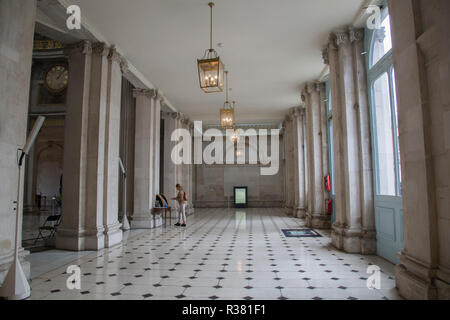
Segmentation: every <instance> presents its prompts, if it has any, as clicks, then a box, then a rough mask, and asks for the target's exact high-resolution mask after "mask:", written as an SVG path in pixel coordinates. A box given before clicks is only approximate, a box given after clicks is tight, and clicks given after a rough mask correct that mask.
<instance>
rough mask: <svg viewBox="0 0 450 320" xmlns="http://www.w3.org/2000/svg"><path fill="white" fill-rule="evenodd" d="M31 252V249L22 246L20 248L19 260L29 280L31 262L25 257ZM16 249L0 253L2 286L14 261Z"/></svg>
mask: <svg viewBox="0 0 450 320" xmlns="http://www.w3.org/2000/svg"><path fill="white" fill-rule="evenodd" d="M29 254H30V252H29V251H27V250H24V249H23V248H21V249H20V250H19V260H20V265H21V266H22V270H23V272H24V273H25V276H26V278H27V279H28V280H30V267H31V265H30V262H28V261H26V260H25V257H26V256H28V255H29ZM13 256H14V251H11V252H9V253H7V254H5V255H0V286H1V285H2V283H3V280H4V279H5V277H6V275H7V274H8V271H9V268H10V267H11V264H12V262H13Z"/></svg>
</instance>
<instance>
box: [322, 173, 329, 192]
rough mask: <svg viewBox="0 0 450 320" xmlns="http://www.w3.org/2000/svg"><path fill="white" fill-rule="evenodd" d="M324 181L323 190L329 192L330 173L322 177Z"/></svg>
mask: <svg viewBox="0 0 450 320" xmlns="http://www.w3.org/2000/svg"><path fill="white" fill-rule="evenodd" d="M323 180H324V183H325V190H327V191H328V192H331V177H330V175H327V176H325V178H323Z"/></svg>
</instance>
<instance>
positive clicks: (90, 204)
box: [56, 41, 124, 251]
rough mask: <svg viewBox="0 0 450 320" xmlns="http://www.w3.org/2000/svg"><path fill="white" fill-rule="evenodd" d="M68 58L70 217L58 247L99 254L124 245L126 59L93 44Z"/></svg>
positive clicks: (66, 201) (66, 197)
mask: <svg viewBox="0 0 450 320" xmlns="http://www.w3.org/2000/svg"><path fill="white" fill-rule="evenodd" d="M67 54H68V56H69V59H68V60H69V68H70V70H71V74H70V77H69V83H68V89H67V114H66V120H65V138H64V139H65V148H64V170H63V204H62V211H63V212H64V217H63V219H62V223H61V225H60V227H59V228H58V231H57V236H56V247H57V248H59V249H67V250H76V251H78V250H99V249H102V248H104V247H110V246H113V245H115V244H118V243H120V242H121V241H122V231H121V230H120V224H119V222H118V217H117V216H118V164H117V161H118V155H119V151H118V150H119V130H120V93H121V77H122V73H121V66H120V65H121V64H122V65H123V64H124V60H123V59H122V58H121V57H120V56H118V55H117V53H116V52H115V50H114V49H113V48H109V47H107V46H106V45H105V44H103V43H94V44H91V43H90V42H89V41H82V42H79V43H77V44H75V45H73V46H71V47H69V48H68V49H67Z"/></svg>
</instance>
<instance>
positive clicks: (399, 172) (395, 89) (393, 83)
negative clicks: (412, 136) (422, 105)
mask: <svg viewBox="0 0 450 320" xmlns="http://www.w3.org/2000/svg"><path fill="white" fill-rule="evenodd" d="M392 89H393V96H394V97H393V98H394V113H395V114H394V119H395V121H396V127H397V130H396V131H397V132H396V134H397V137H396V138H397V140H396V141H397V170H398V193H399V194H398V195H399V196H401V195H402V166H401V161H400V145H399V141H400V132H399V131H398V111H397V88H396V86H395V70H394V69H392Z"/></svg>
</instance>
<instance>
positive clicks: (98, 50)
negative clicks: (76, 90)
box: [92, 42, 109, 56]
mask: <svg viewBox="0 0 450 320" xmlns="http://www.w3.org/2000/svg"><path fill="white" fill-rule="evenodd" d="M92 54H95V55H100V56H107V55H108V54H109V47H108V46H107V45H106V44H105V43H103V42H95V43H93V44H92Z"/></svg>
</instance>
